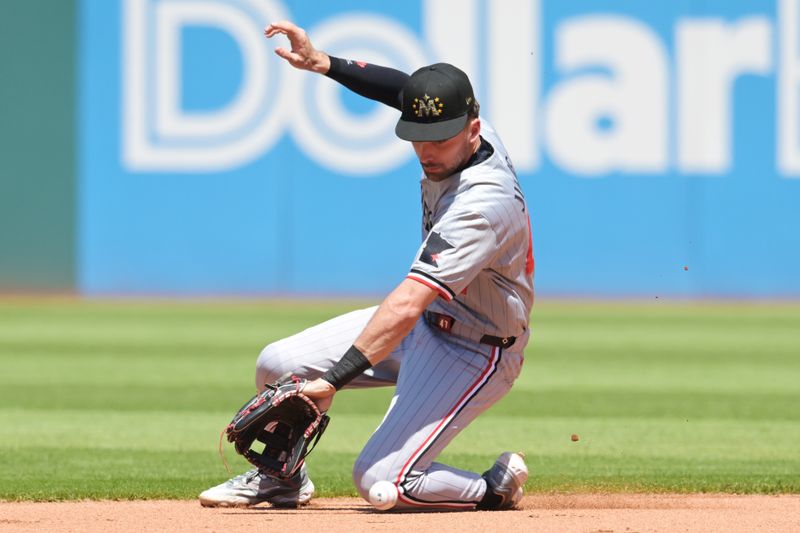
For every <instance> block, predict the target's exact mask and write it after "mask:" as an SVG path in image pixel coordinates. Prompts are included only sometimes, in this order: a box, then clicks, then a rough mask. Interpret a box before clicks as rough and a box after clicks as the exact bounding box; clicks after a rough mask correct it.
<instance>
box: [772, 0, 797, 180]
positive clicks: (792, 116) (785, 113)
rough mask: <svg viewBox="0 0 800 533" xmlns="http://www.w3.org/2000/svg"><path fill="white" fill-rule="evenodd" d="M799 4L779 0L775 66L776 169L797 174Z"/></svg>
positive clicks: (785, 173) (790, 175) (794, 0)
mask: <svg viewBox="0 0 800 533" xmlns="http://www.w3.org/2000/svg"><path fill="white" fill-rule="evenodd" d="M798 17H800V6H799V5H798V0H780V5H779V8H778V21H779V23H780V46H779V49H780V68H779V69H778V98H777V99H778V113H777V115H778V116H777V118H776V123H777V129H778V131H777V143H776V149H777V152H778V154H777V159H778V171H779V172H780V173H781V174H784V175H786V176H787V177H800V94H798V90H799V89H800V87H798V86H800V62H799V61H798V55H800V52H799V51H798V48H800V38H798V37H800V28H798Z"/></svg>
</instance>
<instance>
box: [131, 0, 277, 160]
mask: <svg viewBox="0 0 800 533" xmlns="http://www.w3.org/2000/svg"><path fill="white" fill-rule="evenodd" d="M284 17H285V13H284V10H283V8H282V7H281V5H280V4H277V3H275V2H273V1H272V0H261V1H257V0H245V1H243V2H241V4H240V5H232V4H228V3H216V2H210V1H208V0H181V1H177V0H161V1H159V2H151V1H147V0H126V2H125V11H124V51H123V53H124V60H123V78H124V79H123V84H122V85H123V117H122V123H123V150H122V153H123V159H124V162H125V165H126V166H127V167H128V168H129V169H130V170H133V171H150V170H159V171H163V170H166V171H175V172H213V171H219V170H225V169H229V168H235V167H237V166H239V165H242V164H245V163H247V162H249V161H251V160H253V159H255V158H256V157H258V156H259V155H261V154H262V153H263V152H264V150H266V149H267V147H268V146H269V145H271V144H272V143H273V142H275V141H276V140H277V139H278V138H279V137H280V135H281V134H282V133H283V130H284V128H283V126H284V117H285V114H286V110H287V109H288V107H289V106H288V105H287V104H286V97H290V96H291V95H290V94H288V93H289V91H287V90H285V89H284V88H283V87H282V85H283V84H284V79H285V76H281V75H280V74H279V73H278V72H277V70H278V69H276V68H275V67H276V66H278V60H277V59H275V58H273V57H272V56H271V55H270V54H269V53H268V49H267V46H266V43H265V41H264V39H263V37H262V36H261V31H262V29H263V27H264V25H265V24H266V23H267V22H268V21H271V20H280V19H282V18H284ZM151 20H152V21H153V23H152V24H151ZM192 25H194V26H201V27H210V28H214V29H217V30H221V31H224V32H226V33H227V34H228V35H230V36H231V37H232V38H233V39H234V41H235V42H236V44H237V45H238V47H239V50H240V52H241V54H242V64H243V65H242V66H243V74H242V82H241V84H240V88H239V92H238V94H237V95H236V97H235V98H234V99H233V100H232V101H231V102H229V103H228V104H227V105H226V106H224V107H223V108H221V109H215V110H207V111H204V112H202V113H199V112H194V113H186V112H184V111H183V110H182V109H181V102H180V94H181V78H180V73H181V69H180V61H181V57H182V51H181V30H182V28H184V27H186V26H192ZM151 26H152V27H151ZM210 75H211V74H210ZM271 76H274V77H275V78H277V81H273V80H271V79H270V77H271Z"/></svg>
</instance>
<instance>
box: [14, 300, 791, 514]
mask: <svg viewBox="0 0 800 533" xmlns="http://www.w3.org/2000/svg"><path fill="white" fill-rule="evenodd" d="M358 305H359V304H357V303H348V302H291V301H284V302H278V301H183V302H176V301H79V300H66V299H11V298H6V299H3V300H0V369H2V371H0V499H6V500H53V499H73V498H122V499H126V498H193V497H195V496H196V494H197V493H198V492H200V491H201V490H203V489H204V488H206V487H207V486H210V485H211V484H216V483H218V482H221V481H222V480H224V479H226V478H227V477H228V474H227V473H226V471H225V469H224V467H223V466H222V463H221V461H220V458H219V456H218V454H217V443H218V440H219V432H220V431H221V430H222V428H223V427H224V426H225V424H226V423H227V422H228V421H229V419H230V417H231V416H232V414H233V412H234V411H235V410H236V409H237V408H238V407H239V406H240V405H241V404H242V403H243V401H244V400H245V399H247V397H249V395H250V394H251V393H252V391H253V366H254V362H255V358H256V356H257V355H258V352H259V351H260V349H261V347H262V346H263V345H264V344H266V343H267V342H270V341H272V340H276V339H279V338H281V337H283V336H286V335H289V334H291V333H293V332H295V331H298V330H299V329H302V328H304V327H307V326H310V325H313V324H315V323H317V322H319V321H321V320H324V319H326V318H329V317H332V316H335V315H337V314H339V313H342V312H344V311H347V310H350V309H353V308H355V307H357V306H358ZM533 325H534V336H533V340H532V342H531V344H530V345H529V347H528V351H527V354H526V362H525V365H524V368H523V373H522V376H521V377H520V379H519V380H518V382H517V384H516V385H515V387H514V389H513V390H512V392H511V393H510V394H509V395H508V396H507V397H506V398H505V399H503V400H502V401H501V402H500V403H499V404H497V405H496V406H494V407H493V408H492V409H491V410H490V411H488V412H487V413H486V414H484V415H483V416H482V417H480V418H479V419H478V420H477V421H476V422H475V423H473V424H472V425H471V426H470V427H468V428H467V429H466V430H464V431H463V432H462V434H461V435H460V436H459V437H458V438H457V439H456V440H455V441H454V442H453V444H452V445H451V446H450V448H448V450H447V451H446V452H445V454H444V457H442V460H444V461H447V462H451V463H452V464H454V465H456V466H459V467H462V468H467V469H472V470H475V471H483V470H485V469H486V468H487V467H488V466H489V465H490V464H491V462H492V461H493V460H494V458H495V457H496V456H497V454H498V453H499V452H500V451H503V450H505V449H511V450H524V451H526V452H527V456H528V462H529V466H530V468H531V472H532V475H531V478H530V480H529V482H528V485H527V489H528V490H529V491H596V490H603V491H655V492H658V491H677V492H698V491H699V492H712V491H713V492H716V491H722V492H737V493H784V492H791V493H800V444H798V443H800V305H797V304H788V303H784V304H772V305H768V304H745V303H727V304H711V303H695V304H690V303H674V302H672V303H671V302H665V301H661V302H655V303H625V302H616V303H600V302H593V303H577V302H574V303H571V302H554V301H547V300H542V301H540V302H538V303H537V307H536V309H535V311H534V315H533ZM390 395H391V390H390V389H380V390H370V391H345V392H342V393H341V394H339V395H338V396H337V398H336V401H335V402H334V408H333V409H332V412H331V415H332V418H333V421H332V423H331V426H330V428H329V429H328V432H327V433H326V435H325V437H324V439H323V441H322V442H321V444H320V446H319V448H318V449H317V450H316V451H314V453H313V454H312V455H311V456H310V458H309V465H310V468H311V471H312V475H313V477H314V480H315V483H316V485H317V487H318V491H319V493H320V494H321V495H354V494H355V492H354V489H353V487H352V483H351V481H350V466H351V464H352V462H353V460H354V459H355V457H356V455H357V453H358V451H359V449H360V448H361V446H362V445H363V444H364V443H365V442H366V440H367V438H368V437H369V435H370V433H371V432H372V430H373V429H374V427H375V426H376V425H377V424H378V423H379V422H380V420H381V417H382V415H383V411H384V409H385V407H386V405H387V404H388V401H389V397H390ZM573 433H576V434H578V435H580V440H579V441H578V442H571V440H570V435H571V434H573ZM225 450H226V456H227V458H228V461H229V462H230V463H231V465H232V468H233V470H234V471H235V472H236V473H238V472H240V471H242V470H243V469H245V468H246V463H245V462H244V461H243V460H242V459H241V458H238V457H236V456H235V453H233V451H232V449H231V448H230V447H229V446H226V447H225Z"/></svg>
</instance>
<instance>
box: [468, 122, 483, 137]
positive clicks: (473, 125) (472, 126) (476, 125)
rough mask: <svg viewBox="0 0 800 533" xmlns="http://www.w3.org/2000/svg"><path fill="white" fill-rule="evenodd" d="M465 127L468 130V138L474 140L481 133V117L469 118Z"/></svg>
mask: <svg viewBox="0 0 800 533" xmlns="http://www.w3.org/2000/svg"><path fill="white" fill-rule="evenodd" d="M467 129H468V130H469V140H470V142H472V141H474V140H475V139H477V138H478V136H479V135H480V134H481V119H480V118H478V117H475V118H471V119H469V120H468V121H467Z"/></svg>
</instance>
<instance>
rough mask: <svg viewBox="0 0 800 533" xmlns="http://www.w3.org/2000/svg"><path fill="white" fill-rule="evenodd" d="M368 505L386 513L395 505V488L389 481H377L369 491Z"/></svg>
mask: <svg viewBox="0 0 800 533" xmlns="http://www.w3.org/2000/svg"><path fill="white" fill-rule="evenodd" d="M369 503H371V504H372V506H373V507H375V509H377V510H379V511H386V510H388V509H391V508H392V507H394V504H396V503H397V487H396V486H395V484H394V483H392V482H391V481H377V482H375V484H374V485H372V487H371V488H370V489H369Z"/></svg>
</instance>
